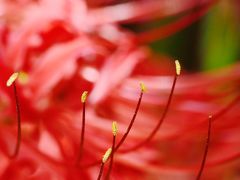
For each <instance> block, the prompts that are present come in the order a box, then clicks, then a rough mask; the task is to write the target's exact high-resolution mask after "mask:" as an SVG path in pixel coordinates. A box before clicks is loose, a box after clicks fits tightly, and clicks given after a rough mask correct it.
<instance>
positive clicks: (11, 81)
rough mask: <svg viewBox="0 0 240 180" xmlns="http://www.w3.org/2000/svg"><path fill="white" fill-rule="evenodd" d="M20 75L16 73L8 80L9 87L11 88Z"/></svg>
mask: <svg viewBox="0 0 240 180" xmlns="http://www.w3.org/2000/svg"><path fill="white" fill-rule="evenodd" d="M18 75H19V73H18V72H15V73H13V74H12V75H11V76H10V78H9V79H8V80H7V86H8V87H9V86H11V85H12V83H13V82H14V81H16V79H17V78H18Z"/></svg>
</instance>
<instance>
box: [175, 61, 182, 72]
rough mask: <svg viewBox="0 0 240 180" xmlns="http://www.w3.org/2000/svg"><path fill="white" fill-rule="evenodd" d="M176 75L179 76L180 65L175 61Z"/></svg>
mask: <svg viewBox="0 0 240 180" xmlns="http://www.w3.org/2000/svg"><path fill="white" fill-rule="evenodd" d="M175 66H176V74H177V75H178V76H179V75H180V73H181V65H180V63H179V61H178V60H175Z"/></svg>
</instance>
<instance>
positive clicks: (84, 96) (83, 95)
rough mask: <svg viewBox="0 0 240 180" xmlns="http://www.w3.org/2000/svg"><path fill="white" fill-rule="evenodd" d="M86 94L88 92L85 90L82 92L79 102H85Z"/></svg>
mask: <svg viewBox="0 0 240 180" xmlns="http://www.w3.org/2000/svg"><path fill="white" fill-rule="evenodd" d="M87 95H88V92H87V91H84V92H83V93H82V97H81V102H82V103H85V102H86V99H87Z"/></svg>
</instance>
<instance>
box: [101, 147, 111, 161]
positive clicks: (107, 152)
mask: <svg viewBox="0 0 240 180" xmlns="http://www.w3.org/2000/svg"><path fill="white" fill-rule="evenodd" d="M111 153H112V148H108V150H107V151H106V152H105V154H104V155H103V158H102V162H103V163H105V162H106V161H107V160H108V158H109V157H110V155H111Z"/></svg>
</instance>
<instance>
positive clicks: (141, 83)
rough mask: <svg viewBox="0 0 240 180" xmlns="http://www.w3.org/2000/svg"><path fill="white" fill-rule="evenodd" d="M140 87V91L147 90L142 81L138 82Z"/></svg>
mask: <svg viewBox="0 0 240 180" xmlns="http://www.w3.org/2000/svg"><path fill="white" fill-rule="evenodd" d="M140 87H141V90H142V92H146V91H147V88H146V86H145V84H144V83H143V82H140Z"/></svg>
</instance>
